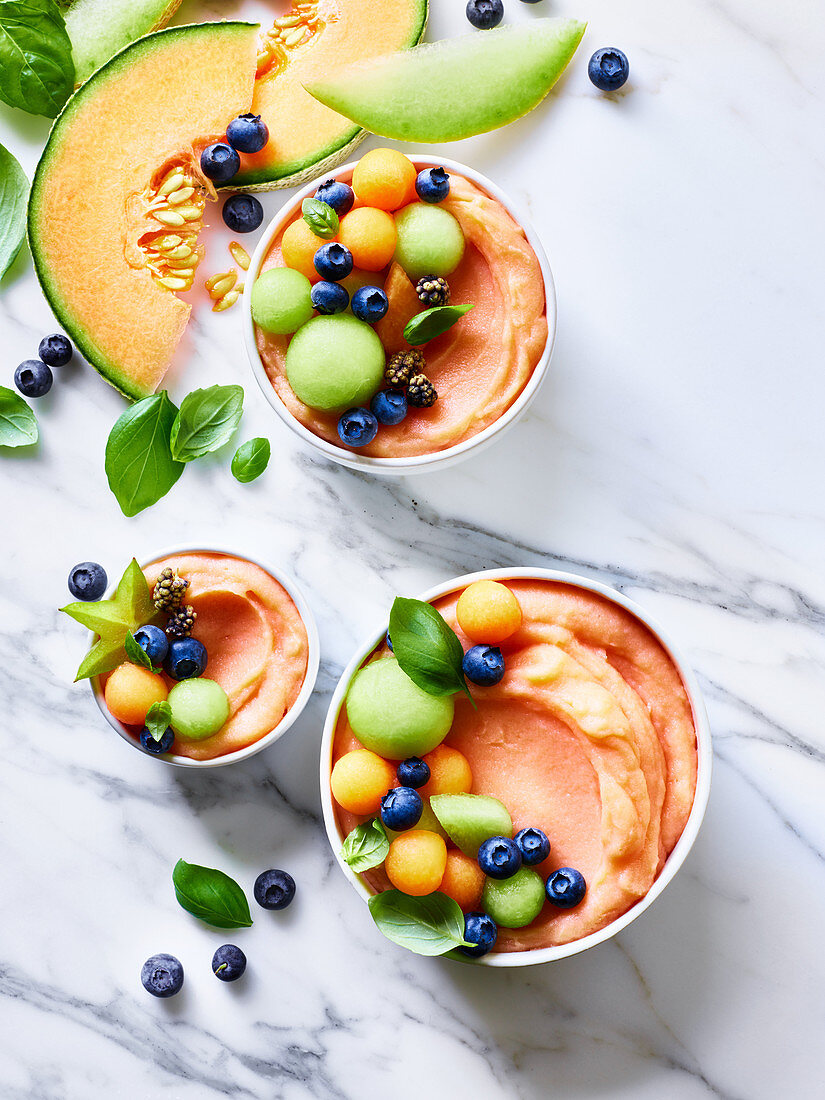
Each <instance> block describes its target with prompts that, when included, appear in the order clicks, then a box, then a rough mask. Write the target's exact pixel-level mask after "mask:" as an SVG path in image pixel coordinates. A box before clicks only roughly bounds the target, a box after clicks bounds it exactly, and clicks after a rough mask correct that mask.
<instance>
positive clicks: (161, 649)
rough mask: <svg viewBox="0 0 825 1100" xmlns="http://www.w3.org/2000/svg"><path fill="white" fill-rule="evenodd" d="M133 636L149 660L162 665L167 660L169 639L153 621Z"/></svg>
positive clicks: (127, 641)
mask: <svg viewBox="0 0 825 1100" xmlns="http://www.w3.org/2000/svg"><path fill="white" fill-rule="evenodd" d="M153 599H154V593H153ZM155 606H156V607H157V604H155ZM132 638H133V639H134V641H135V643H136V644H137V645H138V647H139V648H140V649H141V650H142V651H143V654H144V656H145V657H146V658H147V660H149V661H151V662H152V663H154V664H158V665H162V664H163V662H164V661H165V660H166V655H167V653H168V652H169V639H168V638H167V637H166V633H165V632H164V631H163V630H161V628H160V627H159V626H155V625H154V624H152V623H146V624H145V625H144V626H141V627H140V628H139V629H138V630H136V631H135V632H134V634H133V635H132ZM126 652H127V654H128V653H129V639H128V638H127V639H126ZM130 660H131V658H130Z"/></svg>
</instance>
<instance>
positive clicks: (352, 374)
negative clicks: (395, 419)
mask: <svg viewBox="0 0 825 1100" xmlns="http://www.w3.org/2000/svg"><path fill="white" fill-rule="evenodd" d="M353 213H355V211H353ZM385 364H386V356H385V355H384V348H383V346H382V344H381V341H380V340H379V339H378V337H377V336H376V334H375V332H374V331H373V329H372V328H371V327H370V325H366V324H364V322H363V321H359V320H358V318H357V317H353V316H352V315H351V314H348V313H336V314H335V315H334V316H332V317H313V318H312V320H311V321H309V322H307V324H305V325H304V326H303V327H302V328H300V329H299V330H298V331H297V332H296V334H295V335H294V336H293V338H292V340H290V342H289V347H288V348H287V351H286V358H285V368H286V376H287V381H288V382H289V384H290V386H291V387H292V389H293V390H294V392H295V395H296V396H297V397H298V399H299V400H301V401H303V402H304V404H305V405H309V407H310V408H312V409H320V410H321V411H322V412H340V411H341V410H343V409H347V408H349V407H350V406H355V405H360V404H363V403H366V402H367V401H369V399H370V398H371V397H372V395H373V394H374V393H375V392H376V390H378V389H379V387H380V385H381V380H382V379H383V377H384V366H385Z"/></svg>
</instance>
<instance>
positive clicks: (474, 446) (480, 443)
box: [243, 153, 557, 476]
mask: <svg viewBox="0 0 825 1100" xmlns="http://www.w3.org/2000/svg"><path fill="white" fill-rule="evenodd" d="M407 155H408V156H409V158H410V160H411V161H412V162H413V163H414V164H415V166H416V167H417V168H418V169H422V168H430V167H433V168H435V167H439V166H441V167H444V168H446V169H447V171H448V172H450V173H453V174H455V175H457V176H465V177H466V178H467V179H468V180H471V181H472V182H473V183H475V184H476V185H477V186H478V187H480V188H481V189H482V190H483V191H486V192H487V194H488V195H490V196H491V197H492V198H494V199H497V200H498V202H500V203H501V205H502V206H503V207H504V208H505V210H507V211H508V213H509V214H510V215H511V216H512V218H513V219H514V221H516V222H517V223H518V224H519V225H520V226H521V228H522V229H523V230H524V233H525V236H526V237H527V240H528V241H529V243H530V246H531V247H532V249H533V251H534V252H535V254H536V257H537V259H538V261H539V265H540V267H541V272H542V276H543V279H544V297H545V303H546V311H547V329H548V331H547V343H546V344H545V347H544V351H543V353H542V356H541V359H540V360H539V361H538V363H537V364H536V369H535V370H534V371H533V373H532V375H531V376H530V380H529V381H528V383H527V385H526V386H525V387H524V389H523V390H522V391H521V393H520V394H519V395H518V397H517V398H516V400H515V401H514V402H513V404H512V405H511V406H510V407H509V409H507V411H506V412H505V413H504V414H503V415H502V416H500V417H499V419H498V420H496V421H495V423H493V424H490V425H489V427H487V428H485V429H484V431H482V432H479V433H478V435H474V436H473V437H472V438H471V439H466V440H464V442H462V443H456V444H455V445H454V446H452V447H447V448H445V449H444V450H443V451H434V452H433V453H432V454H426V455H411V456H408V457H404V458H371V457H370V456H369V455H362V454H359V453H358V452H357V451H350V450H347V449H345V448H343V447H338V446H336V445H335V444H334V443H329V442H327V440H325V439H321V438H320V436H317V435H315V433H314V432H311V431H310V430H309V428H307V427H305V426H304V425H303V424H302V423H301V422H300V420H298V419H296V417H294V416H293V415H292V413H291V412H290V411H289V409H288V408H287V407H286V405H285V404H284V403H283V401H282V400H281V399H280V397H279V396H278V394H277V392H276V391H275V387H274V386H273V385H272V383H271V382H270V380H269V376H268V375H267V373H266V368H265V366H264V364H263V361H262V359H261V356H260V353H259V351H258V345H257V343H256V340H255V324H254V322H253V320H252V287H253V285H254V283H255V280H256V279H257V278H258V274H259V272H260V270H261V266H262V265H263V262H264V260H265V259H266V256H267V253H268V252H269V249H270V246H271V244H272V241H273V240H274V239H275V237H276V236H277V235H278V234H279V233H280V232H281V230H282V229H283V228H284V226H285V225H286V224H287V223H288V222H289V221H290V220H291V219H292V218H293V216H294V215H295V213H296V212H297V211H298V210H300V209H301V203H302V202H303V201H304V199H306V198H309V197H311V196H312V195H314V194H315V192H316V190H317V189H318V186H319V184H320V183H321V182H322V181H323V180H325V179H331V178H333V177H334V178H335V179H338V180H343V181H344V182H349V181H350V180H351V179H352V173H353V169H354V168H355V165H356V164H357V161H352V162H351V163H349V164H345V165H343V166H342V167H341V168H338V169H337V170H336V171H335V172H333V173H329V172H328V173H326V174H325V175H323V176H320V177H319V178H318V179H316V180H315V181H314V182H313V183H310V184H307V186H306V187H304V188H302V189H301V190H300V191H299V192H298V194H297V195H296V196H295V197H294V198H293V199H292V200H291V201H290V202H288V203H286V204H285V205H284V206H283V207H281V209H280V211H279V212H278V213H277V214H276V215H275V217H274V218H273V220H272V221H271V222H270V223H269V226H268V227H267V230H266V232H265V233H264V235H263V236H262V237H261V239H260V241H259V242H258V246H257V248H256V249H255V252H254V254H253V256H252V260H251V263H250V265H249V271H248V272H247V275H246V278H245V289H244V295H243V312H244V317H243V332H244V341H245V343H246V350H247V354H248V355H249V362H250V363H251V365H252V373H253V374H254V375H255V379H256V381H257V382H258V385H259V386H260V387H261V390H262V392H263V395H264V397H265V398H266V399H267V401H268V402H269V404H270V405H271V406H272V408H273V409H274V410H275V412H276V413H277V414H278V416H280V418H281V420H283V422H284V423H285V424H286V425H287V427H288V428H291V429H292V431H293V432H295V434H296V435H297V436H298V437H299V438H300V439H302V440H303V441H304V442H305V443H307V444H309V446H310V447H312V448H313V449H314V450H315V451H317V452H319V453H320V454H322V455H323V456H324V457H325V458H330V459H332V461H333V462H338V463H339V464H340V465H341V466H348V467H349V468H350V469H351V470H361V471H363V472H366V473H371V474H382V475H388V476H400V475H402V474H414V473H421V472H423V471H425V470H436V469H438V470H443V469H444V468H445V467H447V466H452V465H453V464H454V463H456V462H460V461H461V460H462V459H464V458H467V456H468V455H470V454H477V453H478V452H479V451H481V450H483V449H484V448H485V447H487V446H488V445H489V444H490V443H492V442H493V440H494V439H498V438H499V437H500V436H501V435H502V434H503V433H504V432H505V431H507V429H508V428H511V427H512V426H513V424H515V422H516V421H517V420H518V419H519V418H520V417H521V416H523V415H524V413H525V412H526V410H527V408H528V407H529V405H530V404H531V402H532V401H533V398H534V397H535V396H536V394H537V393H538V390H539V387H540V386H541V384H542V382H543V381H544V378H545V376H546V375H547V370H548V367H549V365H550V357H551V356H552V354H553V345H554V343H555V340H556V324H557V311H556V287H555V284H554V282H553V273H552V272H551V270H550V264H549V263H548V260H547V256H546V255H545V252H544V248H543V247H542V244H541V241H540V240H539V238H538V235H537V234H536V231H535V230H534V229H533V228H532V226H531V225H530V221H529V219H528V218H527V216H526V214H525V213H524V212H523V211H522V210H520V209H519V207H518V204H517V203H514V202H513V200H512V199H510V198H508V196H507V195H505V194H504V192H503V191H501V189H500V188H498V187H497V186H496V185H495V184H494V183H493V182H492V181H491V180H489V179H487V177H486V176H483V175H482V174H481V173H480V172H476V171H475V169H473V168H468V167H467V165H466V164H459V162H458V161H455V160H448V159H446V158H445V157H434V156H432V155H430V154H429V153H409V154H407Z"/></svg>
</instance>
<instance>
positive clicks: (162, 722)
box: [127, 646, 172, 741]
mask: <svg viewBox="0 0 825 1100" xmlns="http://www.w3.org/2000/svg"><path fill="white" fill-rule="evenodd" d="M127 649H128V646H127ZM171 721H172V708H171V707H170V705H169V704H168V703H167V702H166V700H165V699H164V700H163V702H161V703H152V705H151V707H149V710H148V711H147V712H146V722H145V726H146V728H147V729H148V730H149V733H150V734H151V735H152V737H153V738H154V739H155V741H160V740H161V739H162V738H163V735H164V733H166V731H167V729H168V728H169V723H170V722H171Z"/></svg>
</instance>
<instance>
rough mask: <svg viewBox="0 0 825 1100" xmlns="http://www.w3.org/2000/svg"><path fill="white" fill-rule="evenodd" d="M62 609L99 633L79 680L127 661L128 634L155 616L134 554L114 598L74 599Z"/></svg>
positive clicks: (78, 673) (150, 598)
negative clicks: (79, 600) (97, 599)
mask: <svg viewBox="0 0 825 1100" xmlns="http://www.w3.org/2000/svg"><path fill="white" fill-rule="evenodd" d="M61 611H63V612H64V613H65V614H66V615H69V616H70V617H71V618H72V619H74V620H75V621H76V622H78V623H80V624H81V626H85V627H88V629H89V630H91V631H93V632H94V633H95V634H97V635H98V636H99V637H98V641H97V642H95V644H94V645H93V646H92V648H91V650H90V651H89V653H87V654H86V656H85V657H84V658H83V660H82V661H81V664H80V668H79V669H78V670H77V675H76V676H75V681H77V680H85V679H86V678H87V677H89V676H98V675H100V674H102V673H105V672H111V671H112V669H115V668H117V666H118V665H121V664H123V662H124V661H125V660H126V649H125V645H126V637H127V635H128V634H132V633H134V631H135V630H136V629H137V628H138V627H139V626H141V625H143V624H144V623H147V622H150V621H151V620H152V619H153V618H154V617H155V607H154V605H153V603H152V595H151V593H150V591H149V585H148V584H147V583H146V578H145V577H144V575H143V571H142V570H141V568H140V566H139V565H138V563H137V561H136V560H135V559H134V558H133V559H132V560H131V562H130V563H129V565H128V566H127V567H126V570H125V572H124V574H123V576H122V577H121V578H120V581H119V583H118V586H117V589H116V591H115V594H114V596H113V597H112V599H110V600H101V601H99V602H98V603H73V604H69V605H68V606H67V607H63V608H61Z"/></svg>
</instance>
